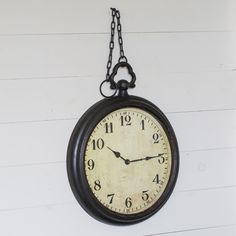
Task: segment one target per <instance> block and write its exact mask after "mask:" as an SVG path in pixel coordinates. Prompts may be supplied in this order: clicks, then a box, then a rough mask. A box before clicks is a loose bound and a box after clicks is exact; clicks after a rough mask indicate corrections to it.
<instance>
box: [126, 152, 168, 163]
mask: <svg viewBox="0 0 236 236" xmlns="http://www.w3.org/2000/svg"><path fill="white" fill-rule="evenodd" d="M162 155H164V153H160V154H158V155H157V156H146V157H144V158H140V159H135V160H131V161H129V162H137V161H144V160H146V161H148V160H150V159H153V158H157V157H160V156H162Z"/></svg>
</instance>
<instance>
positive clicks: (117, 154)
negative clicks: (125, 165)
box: [107, 146, 126, 162]
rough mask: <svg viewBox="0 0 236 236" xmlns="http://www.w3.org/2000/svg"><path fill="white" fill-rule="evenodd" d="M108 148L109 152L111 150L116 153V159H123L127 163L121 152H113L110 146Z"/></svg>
mask: <svg viewBox="0 0 236 236" xmlns="http://www.w3.org/2000/svg"><path fill="white" fill-rule="evenodd" d="M107 148H108V149H109V150H111V151H112V152H113V153H114V155H115V157H117V158H121V159H122V160H123V161H124V162H126V159H125V158H124V157H122V156H121V155H120V152H117V151H114V150H112V149H111V148H110V147H108V146H107Z"/></svg>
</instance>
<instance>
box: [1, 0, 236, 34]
mask: <svg viewBox="0 0 236 236" xmlns="http://www.w3.org/2000/svg"><path fill="white" fill-rule="evenodd" d="M110 7H117V8H118V9H120V11H121V12H122V16H121V17H122V22H123V23H124V27H123V28H124V31H131V32H149V31H209V30H215V31H216V30H217V31H222V30H235V29H236V28H235V24H234V23H235V20H236V18H235V12H234V9H235V7H236V5H235V1H234V0H224V1H222V0H220V1H214V0H207V1H204V0H198V1H196V0H179V1H171V0H166V1H165V2H164V3H163V1H161V0H148V1H135V0H129V1H125V0H121V1H116V0H100V1H99V2H97V1H94V0H80V1H75V0H71V1H69V2H67V1H56V0H49V1H48V0H42V1H30V0H21V1H15V0H9V1H3V2H1V8H0V16H1V17H0V32H1V34H40V33H41V34H45V33H74V32H80V33H88V32H95V33H100V32H108V31H109V21H108V19H109V16H110V12H109V10H108V9H109V8H110ZM6 23H7V24H6Z"/></svg>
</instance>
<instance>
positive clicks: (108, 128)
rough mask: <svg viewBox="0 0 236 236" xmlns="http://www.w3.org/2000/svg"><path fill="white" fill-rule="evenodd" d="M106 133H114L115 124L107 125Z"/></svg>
mask: <svg viewBox="0 0 236 236" xmlns="http://www.w3.org/2000/svg"><path fill="white" fill-rule="evenodd" d="M105 129H106V133H107V134H108V133H113V123H111V122H110V123H105Z"/></svg>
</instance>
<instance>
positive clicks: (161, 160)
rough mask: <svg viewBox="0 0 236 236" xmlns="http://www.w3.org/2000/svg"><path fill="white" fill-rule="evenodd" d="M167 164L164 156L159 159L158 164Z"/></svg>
mask: <svg viewBox="0 0 236 236" xmlns="http://www.w3.org/2000/svg"><path fill="white" fill-rule="evenodd" d="M164 162H165V158H164V157H163V156H160V157H158V163H159V164H163V163H164Z"/></svg>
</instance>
